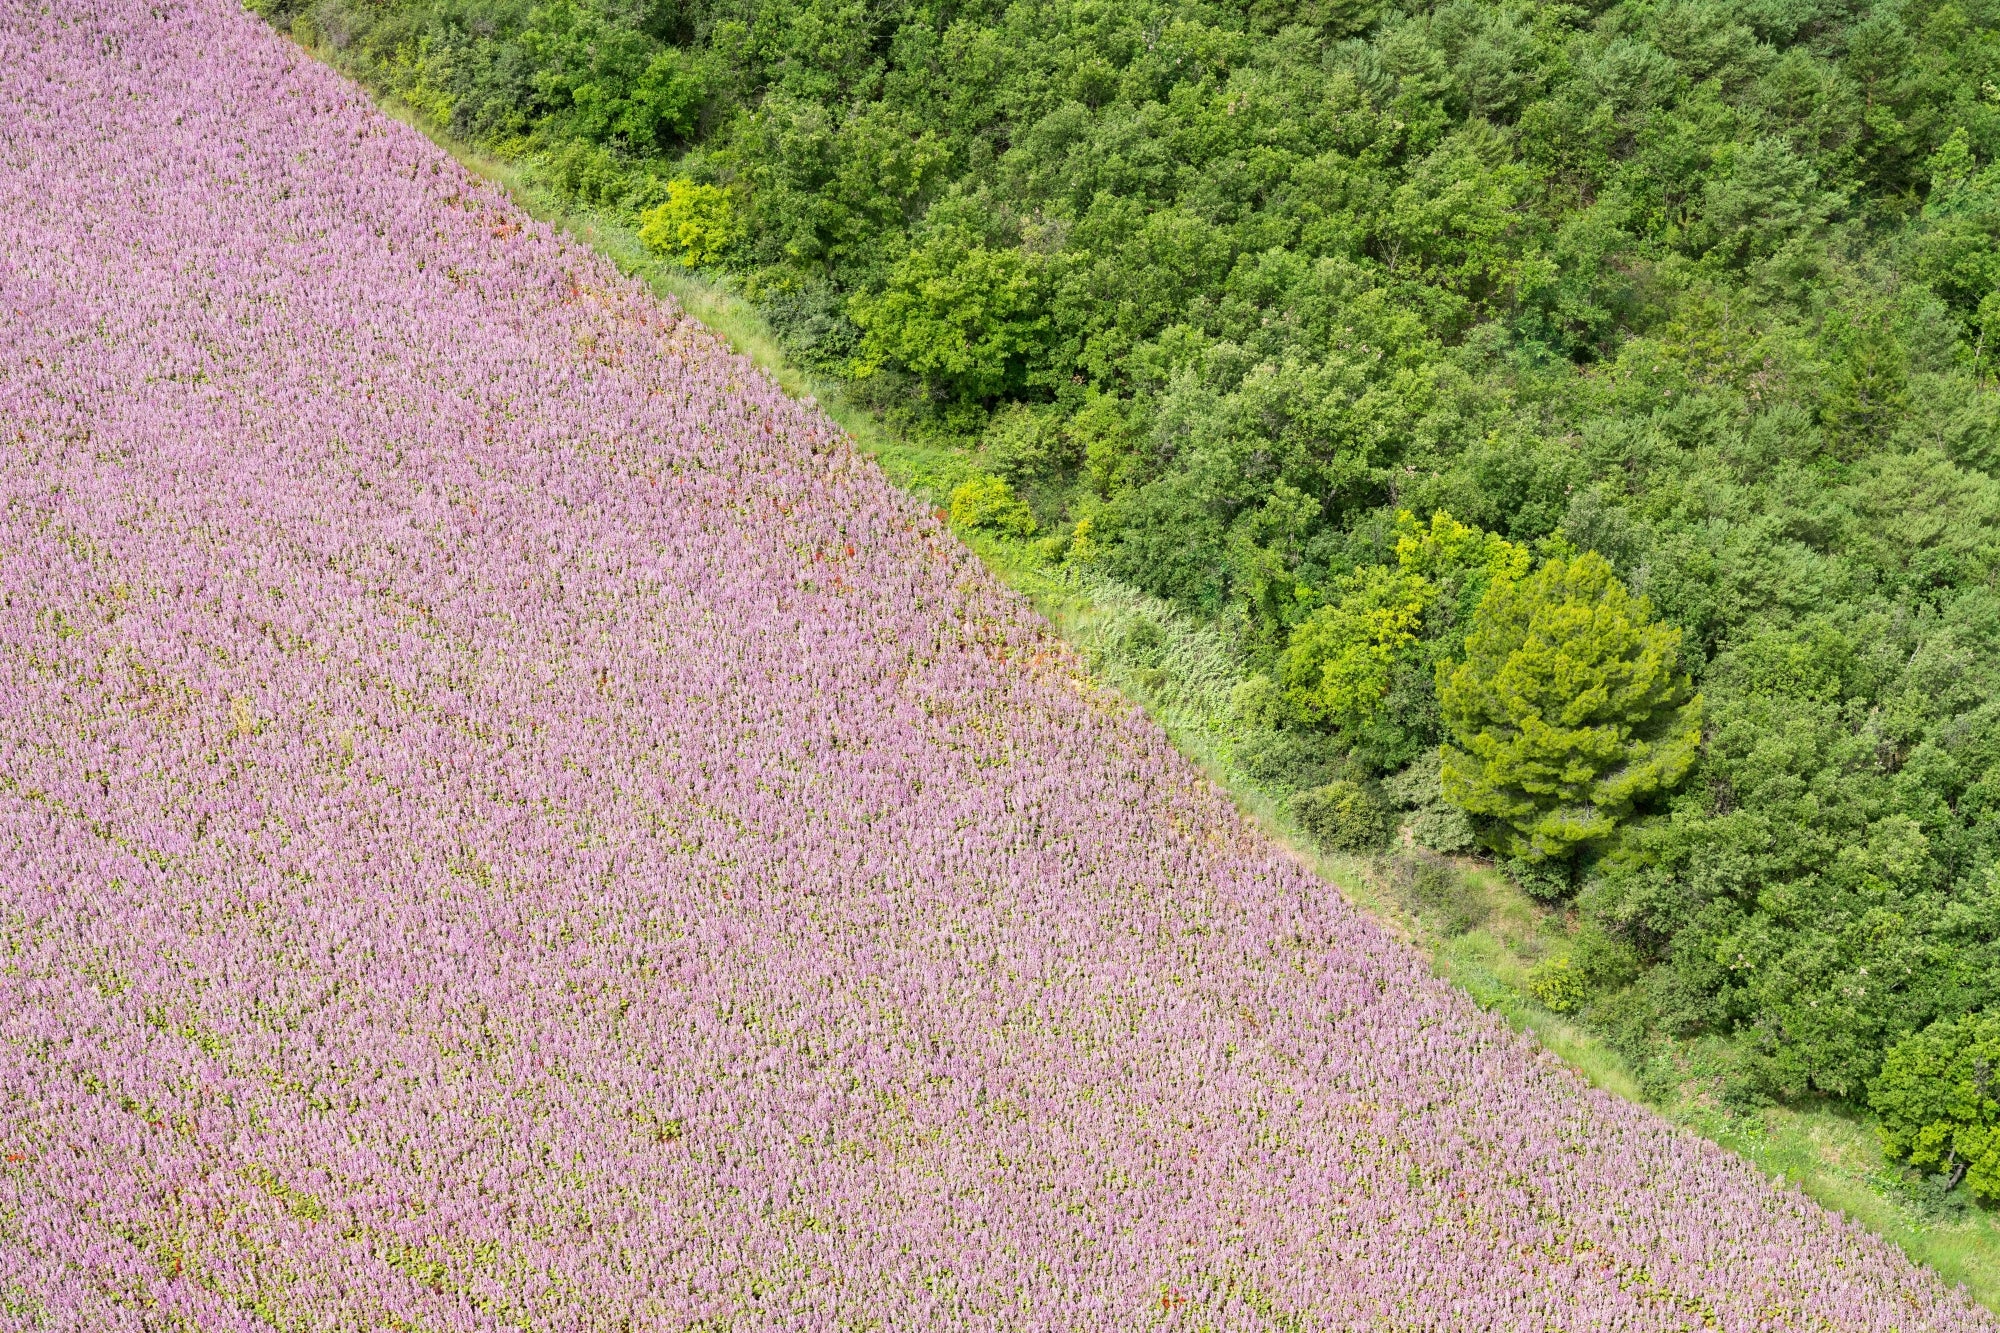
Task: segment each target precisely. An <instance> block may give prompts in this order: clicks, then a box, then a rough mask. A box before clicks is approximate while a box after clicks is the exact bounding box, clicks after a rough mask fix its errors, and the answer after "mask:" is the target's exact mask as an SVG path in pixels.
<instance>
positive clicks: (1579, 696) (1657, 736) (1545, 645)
mask: <svg viewBox="0 0 2000 1333" xmlns="http://www.w3.org/2000/svg"><path fill="white" fill-rule="evenodd" d="M1680 640H1681V634H1680V631H1679V630H1678V629H1675V628H1673V627H1671V626H1668V625H1663V624H1660V623H1659V622H1657V621H1655V620H1654V619H1653V613H1652V607H1651V606H1650V605H1649V604H1648V603H1647V601H1646V599H1645V598H1643V597H1633V596H1632V595H1631V594H1630V593H1629V592H1627V591H1626V589H1625V585H1624V584H1623V583H1621V582H1619V580H1618V577H1617V575H1615V574H1614V573H1612V570H1611V566H1610V565H1609V564H1608V563H1607V562H1606V561H1605V560H1604V558H1603V557H1602V556H1599V555H1596V554H1584V555H1579V556H1576V557H1575V558H1573V559H1553V560H1550V561H1548V562H1547V563H1545V564H1544V565H1543V566H1542V568H1541V569H1539V570H1537V571H1536V572H1535V573H1534V574H1532V575H1529V576H1527V577H1525V578H1520V579H1504V580H1499V581H1496V582H1495V583H1494V584H1493V585H1492V586H1491V587H1490V588H1488V589H1487V592H1486V595H1485V596H1484V597H1483V598H1482V599H1481V600H1480V602H1479V607H1478V610H1477V611H1476V612H1475V613H1474V616H1473V623H1472V628H1471V631H1470V633H1468V634H1467V635H1466V639H1465V660H1464V661H1462V662H1460V663H1458V664H1457V665H1456V666H1455V667H1451V666H1441V667H1440V668H1439V672H1438V704H1439V708H1440V711H1441V712H1442V714H1443V717H1444V721H1445V725H1446V727H1447V728H1448V729H1449V731H1450V734H1451V742H1452V743H1448V744H1446V745H1445V747H1444V752H1443V753H1444V764H1443V782H1444V791H1445V795H1446V796H1447V797H1449V798H1450V799H1451V800H1452V801H1453V802H1455V803H1456V804H1458V805H1459V806H1460V807H1462V808H1463V809H1464V810H1466V811H1467V812H1468V813H1470V814H1475V815H1485V816H1487V817H1489V818H1491V819H1494V820H1496V821H1497V822H1498V824H1499V825H1500V827H1501V828H1502V829H1503V830H1504V832H1503V834H1502V846H1501V847H1500V850H1502V851H1504V852H1506V853H1507V854H1508V855H1511V856H1515V857H1520V858H1523V859H1525V860H1528V861H1531V862H1540V861H1561V860H1566V859H1569V858H1571V857H1573V856H1574V855H1575V854H1576V853H1577V852H1578V851H1579V850H1581V849H1582V848H1583V847H1584V846H1586V845H1588V844H1591V843H1594V842H1601V841H1602V840H1603V839H1605V838H1606V837H1608V836H1609V835H1610V834H1611V832H1612V831H1613V829H1614V828H1616V826H1617V824H1618V822H1619V821H1620V820H1621V819H1623V818H1624V817H1625V816H1627V815H1629V814H1630V813H1631V811H1632V809H1633V807H1634V806H1635V805H1636V804H1637V803H1638V802H1640V801H1642V800H1644V799H1645V798H1646V797H1648V796H1651V795H1653V794H1655V793H1657V792H1661V791H1664V790H1666V789H1668V788H1670V787H1672V786H1673V785H1674V784H1675V783H1677V782H1679V781H1680V780H1681V779H1682V778H1683V777H1685V776H1687V772H1688V770H1689V769H1690V768H1692V767H1693V766H1694V761H1695V756H1696V752H1697V749H1698V748H1699V746H1700V743H1701V698H1700V696H1699V695H1695V696H1693V697H1690V693H1689V688H1688V680H1687V677H1686V676H1685V675H1683V674H1682V673H1680V672H1679V671H1677V670H1676V658H1677V656H1678V654H1679V650H1680Z"/></svg>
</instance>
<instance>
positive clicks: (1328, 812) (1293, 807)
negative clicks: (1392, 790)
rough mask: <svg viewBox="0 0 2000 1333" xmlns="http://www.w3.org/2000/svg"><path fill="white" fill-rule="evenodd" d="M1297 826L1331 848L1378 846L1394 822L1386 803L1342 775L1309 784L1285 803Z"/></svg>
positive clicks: (1357, 848) (1361, 849)
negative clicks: (1315, 783)
mask: <svg viewBox="0 0 2000 1333" xmlns="http://www.w3.org/2000/svg"><path fill="white" fill-rule="evenodd" d="M1286 808H1287V809H1288V810H1289V811H1290V813H1291V816H1292V818H1293V819H1295V820H1297V821H1298V824H1299V827H1300V828H1302V829H1304V830H1305V831H1306V832H1307V833H1308V834H1310V835H1311V836H1312V839H1313V841H1314V842H1316V843H1318V844H1319V845H1320V846H1322V847H1325V848H1327V849H1329V850H1331V851H1343V852H1357V851H1366V850H1367V849H1369V848H1371V847H1380V846H1381V845H1382V844H1384V843H1386V842H1387V841H1388V840H1389V835H1390V834H1391V833H1392V832H1394V830H1395V823H1394V820H1393V818H1392V816H1391V814H1390V811H1389V809H1388V807H1387V806H1385V805H1383V804H1382V802H1381V800H1380V799H1378V798H1377V797H1376V796H1375V794H1374V793H1373V792H1371V791H1369V790H1368V788H1367V787H1366V786H1364V785H1363V784H1361V783H1359V782H1355V781H1352V780H1350V779H1346V778H1335V779H1334V780H1333V781H1331V782H1328V783H1324V784H1322V785H1320V786H1317V787H1309V788H1307V789H1306V790H1305V791H1302V792H1299V793H1298V794H1297V795H1295V796H1293V797H1292V798H1291V800H1290V801H1288V802H1286Z"/></svg>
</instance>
